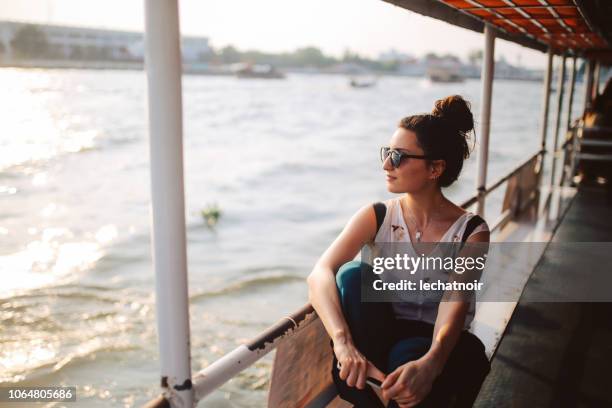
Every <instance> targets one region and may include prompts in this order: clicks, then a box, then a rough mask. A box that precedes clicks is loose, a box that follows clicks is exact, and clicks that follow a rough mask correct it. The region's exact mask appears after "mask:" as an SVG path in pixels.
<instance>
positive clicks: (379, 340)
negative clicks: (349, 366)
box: [332, 261, 490, 408]
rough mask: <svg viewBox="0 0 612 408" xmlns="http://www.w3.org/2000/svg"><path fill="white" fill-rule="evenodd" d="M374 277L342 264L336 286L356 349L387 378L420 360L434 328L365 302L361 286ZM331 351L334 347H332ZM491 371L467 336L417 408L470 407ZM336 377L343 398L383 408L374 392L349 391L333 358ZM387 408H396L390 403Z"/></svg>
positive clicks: (358, 265)
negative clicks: (407, 364)
mask: <svg viewBox="0 0 612 408" xmlns="http://www.w3.org/2000/svg"><path fill="white" fill-rule="evenodd" d="M362 274H363V278H364V279H363V284H369V282H371V280H372V279H374V277H375V275H374V274H373V272H372V267H371V266H370V265H368V264H365V263H362V262H359V261H351V262H347V263H346V264H344V265H342V267H341V268H340V269H339V270H338V273H337V275H336V284H337V286H338V294H339V296H340V303H341V305H342V310H343V312H344V318H345V319H346V322H347V324H348V326H349V329H350V331H351V337H352V338H353V342H354V343H355V346H356V347H357V349H358V350H359V351H360V352H361V353H363V355H364V356H365V357H366V358H367V359H368V360H369V361H371V362H372V363H373V364H374V365H375V366H376V367H378V368H379V369H380V370H381V371H383V372H384V373H386V374H389V373H391V372H392V371H393V370H395V369H396V368H397V367H399V366H400V365H402V364H405V363H407V362H409V361H413V360H417V359H419V358H420V357H422V356H423V355H424V354H425V353H427V351H428V350H429V348H430V346H431V341H432V336H433V329H434V326H433V325H432V324H429V323H426V322H421V321H416V320H403V319H396V318H395V316H394V313H393V309H392V307H391V303H388V302H380V303H375V302H361V285H362V279H361V278H362ZM332 346H333V343H332ZM489 370H490V364H489V360H488V359H487V357H486V355H485V349H484V345H483V344H482V342H481V341H480V340H479V339H478V337H476V336H474V335H473V334H472V333H469V332H468V331H465V330H464V331H463V332H462V333H461V336H460V338H459V340H458V342H457V345H456V346H455V348H454V349H453V351H452V353H451V355H450V356H449V359H448V361H447V362H446V365H445V367H444V369H443V371H442V373H441V374H440V376H439V377H438V378H437V379H436V380H435V381H434V384H433V386H432V390H431V391H430V393H429V395H428V396H427V397H425V399H424V400H423V401H422V402H421V403H420V404H419V407H446V406H451V404H452V406H455V407H471V406H472V404H473V403H474V400H475V399H476V397H477V396H478V392H479V391H480V386H481V385H482V382H483V381H484V378H485V377H486V376H487V374H488V372H489ZM332 377H333V380H334V383H335V384H336V388H337V389H338V393H339V394H340V397H341V398H342V399H344V400H345V401H348V402H351V403H353V404H354V405H355V406H356V407H360V408H361V407H384V405H383V404H382V402H381V401H380V400H379V399H378V397H377V396H376V394H375V393H374V391H373V390H372V389H371V388H370V387H369V386H367V385H366V388H365V389H364V390H360V389H358V388H356V387H349V386H348V385H347V384H346V383H345V382H344V381H343V380H341V379H340V376H339V371H338V369H337V360H336V357H335V356H334V361H333V365H332ZM388 407H397V403H396V402H395V401H391V402H390V403H389V405H388Z"/></svg>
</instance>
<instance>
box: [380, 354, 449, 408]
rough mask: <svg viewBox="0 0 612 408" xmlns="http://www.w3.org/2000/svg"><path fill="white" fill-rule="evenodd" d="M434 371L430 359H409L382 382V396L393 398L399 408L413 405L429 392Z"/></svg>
mask: <svg viewBox="0 0 612 408" xmlns="http://www.w3.org/2000/svg"><path fill="white" fill-rule="evenodd" d="M436 373H437V370H436V367H435V366H434V364H433V362H432V361H431V360H430V359H426V358H420V359H418V360H415V361H409V362H408V363H406V364H404V365H401V366H399V367H398V368H396V369H395V371H393V372H392V373H391V374H389V375H388V376H387V378H386V379H385V381H384V382H383V384H382V389H383V397H384V398H385V399H393V400H395V401H396V402H397V403H398V405H399V406H400V407H401V408H406V407H413V406H415V405H417V404H418V403H419V402H421V401H422V400H423V399H424V398H425V397H426V396H427V394H429V391H431V387H432V385H433V382H434V380H435V379H436Z"/></svg>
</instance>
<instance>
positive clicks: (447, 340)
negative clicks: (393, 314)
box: [382, 231, 489, 408]
mask: <svg viewBox="0 0 612 408" xmlns="http://www.w3.org/2000/svg"><path fill="white" fill-rule="evenodd" d="M467 242H468V243H470V242H472V243H475V242H484V243H488V242H489V232H488V231H482V232H478V233H476V234H473V235H472V236H470V237H469V238H468V240H467ZM468 309H469V302H466V301H461V300H453V301H443V302H440V304H439V306H438V315H437V317H436V323H435V325H434V332H433V337H432V343H431V347H430V348H429V351H428V352H427V353H425V355H424V356H423V357H421V358H420V359H418V360H415V361H410V362H408V363H406V364H404V365H402V366H400V367H398V368H397V369H396V370H395V371H394V372H392V373H391V374H389V375H388V376H387V378H386V380H385V382H384V383H383V385H382V387H383V396H384V397H385V398H390V399H395V400H396V401H397V402H398V403H399V405H400V407H402V408H403V407H411V406H414V405H416V404H418V403H419V402H421V401H422V400H423V399H424V398H425V397H426V396H427V394H429V391H430V390H431V386H432V385H433V382H434V380H435V379H436V377H437V376H439V375H440V373H441V372H442V370H443V369H444V365H445V364H446V361H447V360H448V357H449V356H450V354H451V352H452V351H453V349H454V348H455V345H456V344H457V341H458V340H459V337H460V336H461V331H462V330H463V325H464V323H465V317H466V315H467V312H468Z"/></svg>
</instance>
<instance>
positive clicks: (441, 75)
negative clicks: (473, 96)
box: [427, 66, 465, 82]
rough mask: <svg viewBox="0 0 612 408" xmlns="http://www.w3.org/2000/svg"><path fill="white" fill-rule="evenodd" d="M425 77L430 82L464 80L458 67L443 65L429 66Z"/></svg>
mask: <svg viewBox="0 0 612 408" xmlns="http://www.w3.org/2000/svg"><path fill="white" fill-rule="evenodd" d="M427 78H429V80H430V81H431V82H463V81H464V80H465V77H464V76H463V75H461V72H460V71H459V70H458V69H455V68H453V67H445V66H437V67H429V69H427Z"/></svg>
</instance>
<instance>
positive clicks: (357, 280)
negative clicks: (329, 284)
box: [336, 261, 372, 294]
mask: <svg viewBox="0 0 612 408" xmlns="http://www.w3.org/2000/svg"><path fill="white" fill-rule="evenodd" d="M368 269H370V270H371V269H372V267H371V266H370V265H368V264H366V263H364V262H361V261H350V262H347V263H345V264H344V265H342V266H341V267H340V269H338V273H337V274H336V286H337V287H338V290H339V291H340V293H341V294H343V293H344V292H346V291H350V292H353V291H359V290H360V288H361V271H362V270H368Z"/></svg>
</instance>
